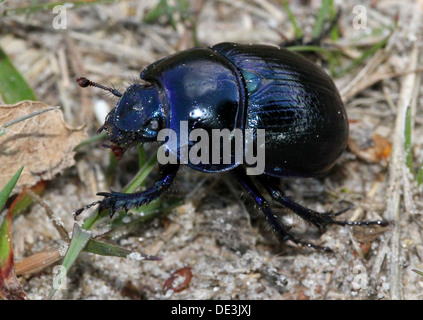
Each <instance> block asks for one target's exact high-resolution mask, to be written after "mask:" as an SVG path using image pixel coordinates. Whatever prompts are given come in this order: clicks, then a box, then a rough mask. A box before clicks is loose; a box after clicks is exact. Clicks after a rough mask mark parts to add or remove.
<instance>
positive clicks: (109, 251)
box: [84, 239, 160, 260]
mask: <svg viewBox="0 0 423 320" xmlns="http://www.w3.org/2000/svg"><path fill="white" fill-rule="evenodd" d="M84 251H85V252H90V253H94V254H98V255H101V256H110V257H119V258H127V257H128V256H129V255H131V254H134V255H137V256H139V257H140V258H141V259H142V260H160V258H158V257H156V256H150V255H144V254H139V253H136V252H135V251H131V250H128V249H125V248H122V247H120V246H118V245H115V244H112V243H107V242H103V241H98V240H94V239H90V240H89V241H88V243H87V245H86V246H85V248H84Z"/></svg>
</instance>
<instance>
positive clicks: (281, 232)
mask: <svg viewBox="0 0 423 320" xmlns="http://www.w3.org/2000/svg"><path fill="white" fill-rule="evenodd" d="M232 172H233V173H234V174H235V176H236V177H237V178H238V180H239V181H240V182H241V184H242V185H243V186H244V187H245V189H247V190H248V192H249V193H250V195H251V196H252V197H253V198H254V200H255V202H256V204H257V205H258V206H259V208H260V210H261V211H262V212H263V213H264V216H265V218H266V220H267V221H268V222H269V224H270V225H271V227H272V229H273V232H274V233H275V234H276V236H277V237H278V239H279V241H280V242H285V241H287V240H290V241H292V242H294V243H296V244H298V245H301V246H304V247H307V248H313V249H318V250H323V251H325V252H333V251H332V249H330V248H329V247H325V246H319V245H316V244H313V243H309V242H305V241H302V240H299V239H297V238H295V237H294V236H293V235H291V234H290V233H289V229H290V227H288V226H286V225H285V224H283V223H282V222H281V221H280V219H279V218H278V216H277V215H275V214H274V213H273V212H272V210H271V209H270V207H269V205H268V204H267V201H266V200H265V198H264V197H263V195H262V194H261V193H260V192H259V191H258V189H257V188H256V186H255V185H254V183H253V182H252V181H251V179H250V178H249V177H248V176H247V175H246V174H245V172H244V171H243V170H242V169H240V168H239V167H238V168H236V169H234V170H233V171H232Z"/></svg>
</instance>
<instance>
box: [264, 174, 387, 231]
mask: <svg viewBox="0 0 423 320" xmlns="http://www.w3.org/2000/svg"><path fill="white" fill-rule="evenodd" d="M258 179H259V181H260V183H261V184H262V185H263V186H264V188H265V189H266V190H267V192H268V193H269V194H270V196H271V197H272V199H273V200H275V201H277V202H279V203H280V204H282V205H284V206H285V207H287V208H288V209H290V210H292V211H293V212H294V213H295V214H297V215H299V216H300V217H301V218H302V219H304V220H306V221H308V222H310V223H312V224H314V225H315V226H316V227H317V228H319V230H320V231H324V229H325V226H327V225H329V224H337V225H341V226H346V225H348V226H370V225H380V226H387V225H388V224H389V222H388V221H379V220H377V221H338V220H335V219H334V218H335V217H336V216H338V215H340V214H342V213H344V212H346V211H348V210H349V209H350V208H346V209H343V210H341V211H339V212H335V213H333V212H324V213H319V212H317V211H314V210H311V209H308V208H306V207H303V206H302V205H300V204H298V203H296V202H295V201H293V200H292V199H291V198H289V197H288V196H286V195H285V193H283V192H282V191H281V190H280V189H279V187H278V180H277V179H275V178H273V177H269V176H260V177H259V178H258Z"/></svg>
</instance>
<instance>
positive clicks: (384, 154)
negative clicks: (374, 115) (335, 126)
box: [348, 122, 392, 163]
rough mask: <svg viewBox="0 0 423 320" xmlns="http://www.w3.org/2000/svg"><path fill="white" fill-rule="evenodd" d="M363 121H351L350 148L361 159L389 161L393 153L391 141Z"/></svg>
mask: <svg viewBox="0 0 423 320" xmlns="http://www.w3.org/2000/svg"><path fill="white" fill-rule="evenodd" d="M373 130H374V128H373V127H372V126H370V125H368V124H366V123H363V122H350V137H349V139H348V148H349V149H350V151H351V152H352V153H354V154H355V155H356V156H357V157H358V158H359V159H361V160H363V161H366V162H369V163H380V162H384V163H387V161H388V158H389V155H390V153H391V149H392V144H391V142H390V141H389V140H388V139H387V138H385V137H383V136H381V135H380V134H378V133H376V132H372V131H373Z"/></svg>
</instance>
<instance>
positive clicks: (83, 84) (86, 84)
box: [75, 77, 122, 97]
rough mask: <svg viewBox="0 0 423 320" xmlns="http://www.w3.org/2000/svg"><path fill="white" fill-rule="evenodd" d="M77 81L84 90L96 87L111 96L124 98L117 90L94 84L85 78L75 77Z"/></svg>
mask: <svg viewBox="0 0 423 320" xmlns="http://www.w3.org/2000/svg"><path fill="white" fill-rule="evenodd" d="M75 81H76V82H77V83H78V84H79V86H80V87H82V88H86V87H89V86H91V87H96V88H100V89H103V90H106V91H109V92H110V93H111V94H113V95H115V96H116V97H122V93H120V92H119V91H117V90H116V89H113V88H109V87H105V86H103V85H101V84H99V83H96V82H93V81H91V80H88V79H87V78H85V77H75Z"/></svg>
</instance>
